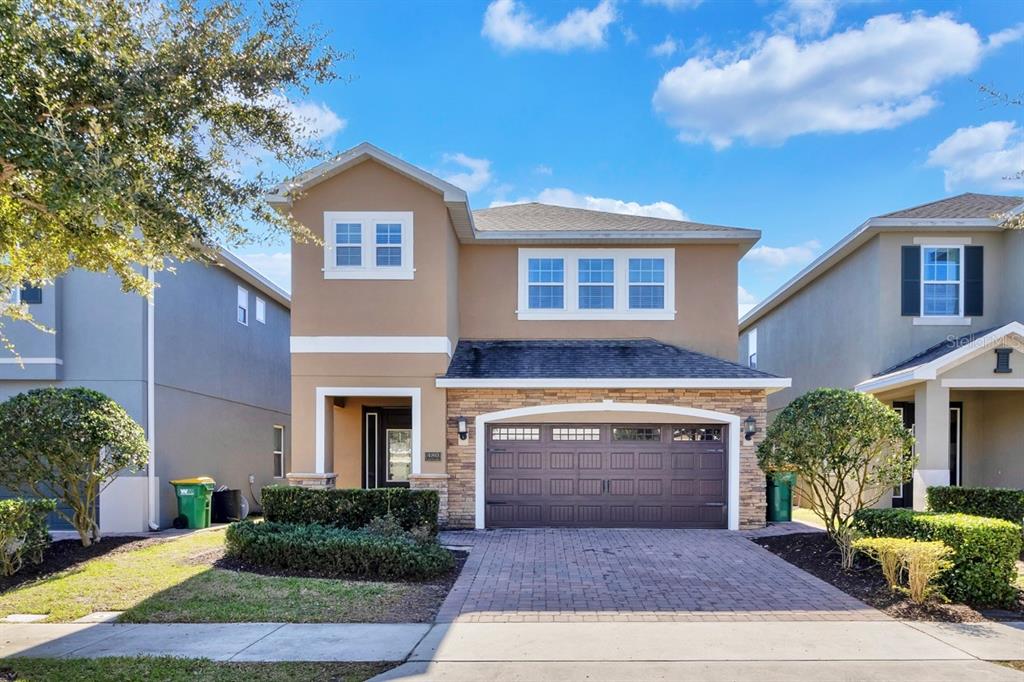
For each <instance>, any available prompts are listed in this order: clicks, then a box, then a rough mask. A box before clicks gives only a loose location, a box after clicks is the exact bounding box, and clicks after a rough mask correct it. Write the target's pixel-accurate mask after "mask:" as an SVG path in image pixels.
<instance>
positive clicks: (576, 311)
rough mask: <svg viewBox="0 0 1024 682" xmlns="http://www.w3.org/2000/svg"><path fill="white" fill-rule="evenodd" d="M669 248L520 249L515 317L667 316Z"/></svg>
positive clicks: (670, 311) (670, 308)
mask: <svg viewBox="0 0 1024 682" xmlns="http://www.w3.org/2000/svg"><path fill="white" fill-rule="evenodd" d="M674 270H675V251H674V250H673V249H641V248H637V249H527V248H523V249H519V309H518V311H517V314H518V316H519V319H520V320H632V319H637V320H672V319H675V309H674V282H675V279H674Z"/></svg>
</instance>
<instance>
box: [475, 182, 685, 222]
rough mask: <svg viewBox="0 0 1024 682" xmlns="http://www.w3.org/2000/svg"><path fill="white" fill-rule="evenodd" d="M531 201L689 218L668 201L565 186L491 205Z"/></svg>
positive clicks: (612, 211) (599, 209)
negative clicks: (632, 198)
mask: <svg viewBox="0 0 1024 682" xmlns="http://www.w3.org/2000/svg"><path fill="white" fill-rule="evenodd" d="M531 201H536V202H538V203H541V204H554V205H556V206H568V207H570V208H588V209H590V210H592V211H605V212H607V213H624V214H626V215H642V216H650V217H652V218H668V219H670V220H688V218H687V217H686V214H685V213H683V211H682V209H680V208H679V207H678V206H676V205H675V204H672V203H669V202H668V201H655V202H653V203H650V204H641V203H639V202H636V201H623V200H622V199H611V198H607V197H594V196H590V195H587V194H578V193H576V192H573V191H572V190H571V189H565V188H564V187H549V188H548V189H545V190H541V192H540V193H539V194H537V196H536V197H522V198H520V199H517V200H516V201H493V202H491V207H492V208H493V207H495V206H508V205H509V204H525V203H527V202H531Z"/></svg>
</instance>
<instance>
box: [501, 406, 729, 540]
mask: <svg viewBox="0 0 1024 682" xmlns="http://www.w3.org/2000/svg"><path fill="white" fill-rule="evenodd" d="M725 448H726V440H725V427H723V426H720V425H713V424H693V425H683V424H623V425H616V424H566V425H562V424H556V425H547V424H523V425H519V424H510V425H494V426H491V427H490V428H489V430H488V441H487V450H486V456H485V467H484V469H485V479H486V480H485V494H486V505H485V507H486V514H485V517H486V518H485V523H486V525H487V526H488V527H490V528H500V527H513V528H522V527H531V526H532V527H536V526H561V527H584V528H585V527H611V528H629V527H639V528H724V527H726V525H727V517H726V488H727V486H726V459H727V458H726V450H725Z"/></svg>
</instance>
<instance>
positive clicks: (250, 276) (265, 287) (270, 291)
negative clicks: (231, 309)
mask: <svg viewBox="0 0 1024 682" xmlns="http://www.w3.org/2000/svg"><path fill="white" fill-rule="evenodd" d="M216 258H217V263H218V264H220V265H221V266H222V267H224V268H225V269H227V270H228V272H231V273H232V274H234V275H235V276H236V277H238V278H239V279H241V280H242V281H244V282H247V283H249V284H251V285H252V286H254V287H256V288H257V289H259V290H260V291H262V292H263V293H264V294H266V295H267V297H268V298H270V299H272V300H274V301H276V302H278V303H280V304H281V305H283V306H284V307H285V308H288V309H289V310H291V307H292V297H291V296H290V295H289V294H288V292H287V291H285V290H284V289H282V288H281V287H279V286H277V285H276V284H274V283H273V282H271V281H270V280H269V279H267V278H266V277H264V276H263V275H261V274H260V273H259V272H257V271H256V270H255V269H253V268H252V267H250V266H249V265H248V264H246V263H245V261H243V260H242V259H241V258H239V257H238V256H236V255H235V254H233V253H231V252H230V251H228V250H227V249H220V250H219V251H218V252H217V256H216Z"/></svg>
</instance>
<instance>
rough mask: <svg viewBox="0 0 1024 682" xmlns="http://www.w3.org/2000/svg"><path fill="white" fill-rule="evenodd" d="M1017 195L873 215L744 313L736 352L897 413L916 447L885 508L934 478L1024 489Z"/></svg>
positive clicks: (1023, 264) (914, 496)
mask: <svg viewBox="0 0 1024 682" xmlns="http://www.w3.org/2000/svg"><path fill="white" fill-rule="evenodd" d="M1021 210H1024V199H1022V198H1021V197H1008V196H990V195H984V194H962V195H960V196H956V197H952V198H949V199H943V200H941V201H935V202H932V203H929V204H924V205H923V206H916V207H914V208H909V209H906V210H902V211H896V212H895V213H888V214H886V215H882V216H878V217H876V218H871V219H870V220H868V221H867V222H865V223H864V224H863V225H861V226H860V227H858V228H857V229H856V230H854V231H853V232H852V233H850V234H849V235H847V236H846V237H845V238H844V239H842V240H841V241H840V242H839V243H838V244H836V245H835V246H833V247H832V248H831V249H829V250H828V251H827V252H826V253H825V254H824V255H822V256H821V257H820V258H818V259H817V260H816V261H815V262H814V263H812V264H811V265H810V266H808V267H807V268H806V269H804V270H803V272H801V273H799V274H798V275H797V276H796V277H794V278H793V279H792V280H790V281H789V283H787V284H786V285H785V286H783V287H782V288H781V289H779V290H778V291H777V292H775V293H774V294H772V295H771V296H770V297H768V298H767V299H766V300H765V301H763V302H762V303H760V304H759V305H758V306H757V307H756V308H754V309H753V310H751V311H750V312H749V313H748V314H747V315H745V316H744V317H743V319H741V320H740V334H741V338H740V358H741V359H744V360H747V364H748V365H750V366H756V367H758V368H759V369H763V370H766V371H769V372H774V373H778V374H784V375H786V376H791V377H793V386H792V388H790V389H787V390H785V391H781V392H779V393H776V394H774V395H772V396H771V397H770V398H769V400H768V405H769V410H770V412H771V413H775V412H777V411H778V410H780V409H782V408H783V407H785V405H787V404H788V403H789V402H790V401H791V400H793V399H794V398H795V397H797V396H799V395H801V394H802V393H804V392H806V391H808V390H811V389H813V388H817V387H820V386H839V387H845V388H856V389H857V390H860V391H865V392H869V393H872V394H874V395H876V396H878V398H879V399H881V400H883V401H884V402H886V403H889V404H891V405H893V406H894V407H895V408H896V409H897V410H898V411H900V412H902V414H903V417H904V421H905V422H906V424H907V425H908V426H913V427H914V430H915V433H916V436H917V451H918V454H919V457H920V461H919V463H918V468H917V470H916V471H915V472H914V477H913V480H911V481H907V483H906V484H904V485H903V486H902V487H900V488H897V489H896V490H894V491H893V498H892V504H893V505H894V506H908V507H909V506H913V507H914V508H915V509H923V508H924V506H925V499H924V494H925V489H926V487H927V486H930V485H948V484H954V485H971V486H979V485H980V486H999V487H1010V488H1024V450H1022V449H1021V443H1022V442H1024V325H1022V324H1021V321H1022V320H1024V231H1020V230H1012V229H1004V228H1003V227H1001V220H1000V219H999V218H1000V217H1001V216H1005V215H1007V214H1013V213H1017V212H1020V211H1021Z"/></svg>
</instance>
